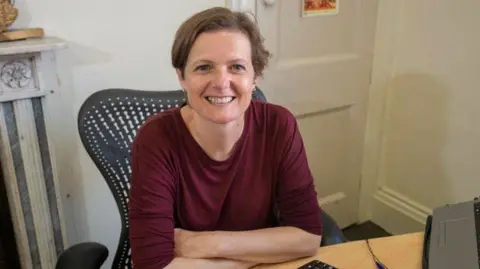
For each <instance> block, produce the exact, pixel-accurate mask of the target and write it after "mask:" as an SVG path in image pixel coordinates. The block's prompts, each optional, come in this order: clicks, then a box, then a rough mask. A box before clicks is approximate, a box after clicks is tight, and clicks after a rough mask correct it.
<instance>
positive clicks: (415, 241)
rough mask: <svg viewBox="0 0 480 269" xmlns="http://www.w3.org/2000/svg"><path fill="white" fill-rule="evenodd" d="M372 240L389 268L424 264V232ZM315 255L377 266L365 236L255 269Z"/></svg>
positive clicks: (357, 267)
mask: <svg viewBox="0 0 480 269" xmlns="http://www.w3.org/2000/svg"><path fill="white" fill-rule="evenodd" d="M369 242H370V246H371V248H372V251H373V253H374V254H375V255H376V256H377V258H378V259H379V260H380V261H381V262H382V263H383V264H385V265H386V266H387V267H388V268H393V269H395V268H402V269H421V268H422V251H423V233H411V234H405V235H396V236H388V237H382V238H376V239H370V240H369ZM315 259H316V260H320V261H323V262H326V263H328V264H331V265H333V266H335V267H337V268H339V269H349V268H352V269H364V268H365V269H376V267H375V263H374V261H373V258H372V256H371V254H370V252H369V251H368V246H367V242H366V241H365V240H361V241H353V242H349V243H345V244H339V245H333V246H327V247H322V248H319V250H318V252H317V254H316V255H315V256H313V257H309V258H305V259H299V260H295V261H292V262H287V263H282V264H276V265H261V266H257V267H255V269H260V268H261V269H296V268H298V267H300V266H301V265H303V264H305V263H307V262H309V261H311V260H315Z"/></svg>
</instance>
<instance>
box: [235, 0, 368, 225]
mask: <svg viewBox="0 0 480 269" xmlns="http://www.w3.org/2000/svg"><path fill="white" fill-rule="evenodd" d="M303 1H305V0H239V1H233V2H232V4H233V7H234V8H237V9H243V10H250V11H253V12H254V13H256V17H257V20H258V23H259V26H260V30H261V32H262V33H263V36H264V38H265V42H266V45H267V47H268V49H269V50H270V51H271V52H272V53H273V56H274V57H273V59H272V61H271V62H270V64H269V67H268V68H267V70H266V72H265V76H264V79H262V80H260V81H259V87H260V88H261V89H262V90H263V91H264V92H265V94H266V96H267V98H268V101H269V102H273V103H277V104H281V105H284V106H286V107H287V108H289V109H290V110H291V111H292V112H293V113H294V114H295V115H296V116H297V118H298V122H299V125H300V130H301V133H302V136H303V138H304V142H305V146H306V151H307V155H308V159H309V163H310V167H311V169H312V173H313V175H314V177H315V182H316V188H317V192H318V199H319V202H320V204H321V206H322V207H323V209H324V210H326V211H327V212H329V213H330V214H331V215H332V216H333V218H334V219H335V220H336V221H337V222H338V224H339V225H340V226H341V227H345V226H348V225H350V224H353V223H355V222H357V220H358V207H359V193H360V180H361V156H362V144H363V138H364V130H365V113H366V102H367V98H368V89H369V84H370V73H371V72H370V71H371V66H372V52H373V41H374V33H375V22H376V12H377V0H340V1H339V0H337V1H334V0H326V1H323V2H326V4H329V3H330V4H331V6H334V4H335V2H336V10H337V11H336V12H330V13H333V14H325V15H318V16H303V15H302V7H303V5H302V2H303ZM307 2H308V1H307ZM313 2H315V0H314V1H313ZM318 2H319V3H320V4H321V2H322V0H318ZM324 4H325V3H324ZM333 11H335V10H333Z"/></svg>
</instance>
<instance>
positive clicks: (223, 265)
mask: <svg viewBox="0 0 480 269" xmlns="http://www.w3.org/2000/svg"><path fill="white" fill-rule="evenodd" d="M253 266H255V264H254V263H251V262H244V261H234V260H227V259H190V258H181V257H178V258H175V259H173V260H172V262H171V263H170V264H169V265H168V266H167V267H165V269H184V268H194V269H249V268H252V267H253Z"/></svg>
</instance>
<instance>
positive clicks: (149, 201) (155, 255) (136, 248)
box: [128, 125, 254, 269]
mask: <svg viewBox="0 0 480 269" xmlns="http://www.w3.org/2000/svg"><path fill="white" fill-rule="evenodd" d="M162 136H164V135H162V133H161V130H159V129H156V127H155V126H151V125H150V126H146V127H145V128H144V129H142V130H141V131H140V132H139V133H138V136H137V138H136V139H135V142H134V143H133V145H132V178H131V188H130V200H129V205H128V206H129V221H130V227H129V237H130V238H129V239H130V245H131V251H132V263H133V264H134V267H135V268H136V269H161V268H168V269H177V268H181V269H184V268H195V269H203V268H211V269H247V268H250V267H252V266H253V265H254V264H253V263H248V262H242V261H232V260H226V259H188V258H182V257H175V255H174V248H175V240H174V219H173V208H174V199H175V184H174V181H173V178H174V176H173V175H174V172H173V171H172V169H171V168H170V167H172V165H171V164H170V160H171V158H170V156H169V153H168V150H165V148H166V147H165V146H164V145H161V144H160V143H161V142H159V141H168V138H167V137H162Z"/></svg>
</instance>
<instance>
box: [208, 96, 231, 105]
mask: <svg viewBox="0 0 480 269" xmlns="http://www.w3.org/2000/svg"><path fill="white" fill-rule="evenodd" d="M207 100H208V101H209V102H210V103H212V104H227V103H230V102H231V101H232V100H233V97H231V96H229V97H207Z"/></svg>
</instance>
